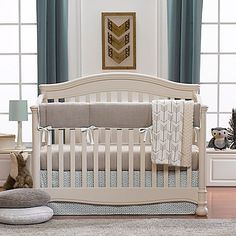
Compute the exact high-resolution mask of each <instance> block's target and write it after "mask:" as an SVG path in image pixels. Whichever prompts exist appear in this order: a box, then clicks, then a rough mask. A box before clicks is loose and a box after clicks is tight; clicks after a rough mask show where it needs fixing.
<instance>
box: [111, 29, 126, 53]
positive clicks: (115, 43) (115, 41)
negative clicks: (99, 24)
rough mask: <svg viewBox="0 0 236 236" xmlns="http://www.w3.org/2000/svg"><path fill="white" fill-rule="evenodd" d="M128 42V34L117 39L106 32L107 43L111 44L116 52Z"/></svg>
mask: <svg viewBox="0 0 236 236" xmlns="http://www.w3.org/2000/svg"><path fill="white" fill-rule="evenodd" d="M129 42H130V37H129V33H128V34H126V35H124V36H122V37H121V38H120V39H118V38H116V37H115V36H113V35H112V34H110V33H109V32H108V43H109V44H111V45H112V46H113V47H114V48H115V49H117V50H118V51H119V50H120V49H121V48H123V47H124V46H125V45H127V44H128V43H129Z"/></svg>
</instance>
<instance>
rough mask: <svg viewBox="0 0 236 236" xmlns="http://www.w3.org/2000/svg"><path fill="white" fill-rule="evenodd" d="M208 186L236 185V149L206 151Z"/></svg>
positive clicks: (211, 149) (210, 149)
mask: <svg viewBox="0 0 236 236" xmlns="http://www.w3.org/2000/svg"><path fill="white" fill-rule="evenodd" d="M206 180H207V183H206V185H207V186H236V150H232V149H226V150H225V151H215V150H214V149H213V148H209V149H207V152H206Z"/></svg>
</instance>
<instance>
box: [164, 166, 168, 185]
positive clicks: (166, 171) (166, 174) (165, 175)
mask: <svg viewBox="0 0 236 236" xmlns="http://www.w3.org/2000/svg"><path fill="white" fill-rule="evenodd" d="M168 171H169V168H168V166H167V165H164V188H168V175H169V172H168Z"/></svg>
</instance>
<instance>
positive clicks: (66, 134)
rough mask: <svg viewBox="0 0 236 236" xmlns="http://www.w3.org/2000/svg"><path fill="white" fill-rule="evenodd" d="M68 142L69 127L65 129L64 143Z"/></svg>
mask: <svg viewBox="0 0 236 236" xmlns="http://www.w3.org/2000/svg"><path fill="white" fill-rule="evenodd" d="M69 143H70V129H65V144H69Z"/></svg>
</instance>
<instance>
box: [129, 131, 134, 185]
mask: <svg viewBox="0 0 236 236" xmlns="http://www.w3.org/2000/svg"><path fill="white" fill-rule="evenodd" d="M133 174H134V130H129V187H133V185H134V183H133Z"/></svg>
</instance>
